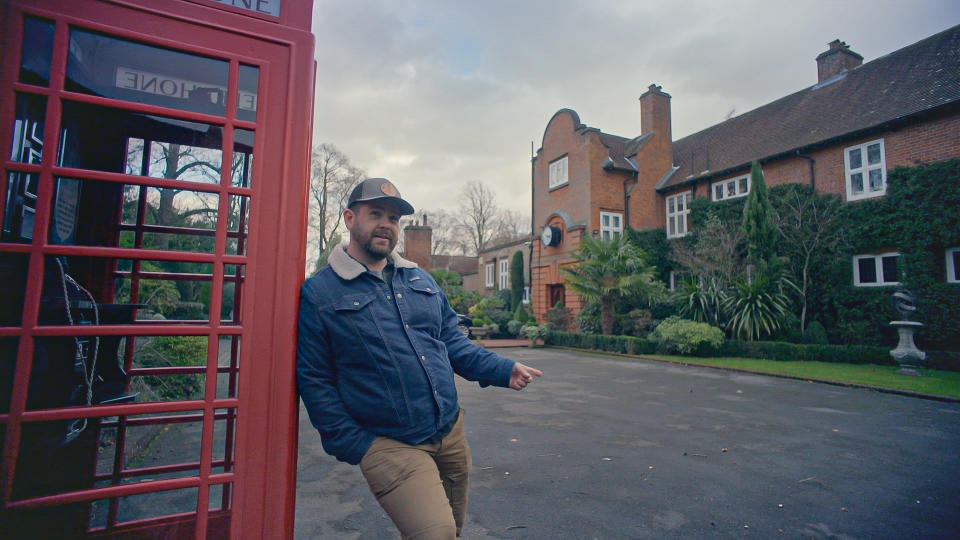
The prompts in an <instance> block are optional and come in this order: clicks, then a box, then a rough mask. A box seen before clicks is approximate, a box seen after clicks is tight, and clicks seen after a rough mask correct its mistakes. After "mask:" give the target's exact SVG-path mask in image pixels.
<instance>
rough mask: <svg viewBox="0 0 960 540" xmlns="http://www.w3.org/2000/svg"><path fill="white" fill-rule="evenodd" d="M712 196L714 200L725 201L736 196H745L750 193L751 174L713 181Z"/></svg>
mask: <svg viewBox="0 0 960 540" xmlns="http://www.w3.org/2000/svg"><path fill="white" fill-rule="evenodd" d="M710 193H711V198H712V199H713V200H714V201H725V200H727V199H733V198H735V197H744V196H746V195H747V193H750V175H749V174H745V175H743V176H738V177H736V178H729V179H727V180H720V181H719V182H714V183H713V189H712V190H711V192H710Z"/></svg>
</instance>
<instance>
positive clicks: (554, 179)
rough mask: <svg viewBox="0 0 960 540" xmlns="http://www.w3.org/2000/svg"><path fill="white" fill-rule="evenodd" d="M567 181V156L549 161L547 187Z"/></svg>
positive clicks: (558, 185) (561, 184)
mask: <svg viewBox="0 0 960 540" xmlns="http://www.w3.org/2000/svg"><path fill="white" fill-rule="evenodd" d="M566 183H567V156H563V157H562V158H560V159H558V160H555V161H551V162H550V182H549V188H550V189H553V188H557V187H560V186H563V185H566Z"/></svg>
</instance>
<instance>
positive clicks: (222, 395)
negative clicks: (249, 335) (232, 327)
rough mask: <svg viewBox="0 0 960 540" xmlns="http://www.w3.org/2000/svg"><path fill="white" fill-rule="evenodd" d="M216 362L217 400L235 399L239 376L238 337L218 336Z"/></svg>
mask: <svg viewBox="0 0 960 540" xmlns="http://www.w3.org/2000/svg"><path fill="white" fill-rule="evenodd" d="M219 345H220V350H219V354H218V356H219V358H218V360H217V368H218V369H217V371H218V373H217V399H227V398H235V397H237V383H238V382H239V380H238V376H239V374H240V336H220V344H219Z"/></svg>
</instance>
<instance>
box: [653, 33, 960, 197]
mask: <svg viewBox="0 0 960 540" xmlns="http://www.w3.org/2000/svg"><path fill="white" fill-rule="evenodd" d="M951 103H960V25H958V26H954V27H953V28H950V29H949V30H945V31H943V32H941V33H939V34H936V35H933V36H930V37H929V38H926V39H924V40H921V41H918V42H917V43H914V44H913V45H910V46H907V47H904V48H903V49H900V50H898V51H895V52H893V53H890V54H888V55H886V56H883V57H880V58H878V59H876V60H873V61H872V62H868V63H866V64H863V65H861V66H859V67H857V68H855V69H852V70H850V71H847V72H845V73H843V74H841V75H839V76H837V77H834V78H832V79H830V80H828V81H824V82H823V83H820V84H817V85H814V86H811V87H809V88H807V89H805V90H801V91H799V92H797V93H795V94H791V95H789V96H786V97H783V98H781V99H778V100H776V101H774V102H772V103H769V104H767V105H764V106H762V107H760V108H757V109H754V110H752V111H750V112H748V113H745V114H743V115H740V116H737V117H734V118H731V119H730V120H727V121H725V122H722V123H720V124H717V125H715V126H712V127H709V128H707V129H705V130H703V131H701V132H699V133H694V134H693V135H690V136H687V137H684V138H682V139H679V140H677V141H674V143H673V162H674V164H675V165H676V166H677V167H678V169H679V170H678V171H677V173H675V174H673V175H672V176H671V177H669V178H667V179H666V182H664V183H663V185H662V186H658V189H664V190H669V189H670V188H671V187H676V186H678V185H681V184H683V183H685V182H688V181H691V180H695V179H698V178H704V177H710V176H711V175H714V174H718V173H726V172H733V171H734V170H736V169H738V168H741V167H744V168H745V167H746V166H748V165H749V163H750V162H751V161H752V160H754V159H760V160H762V159H766V158H771V157H774V156H779V155H783V154H786V153H790V152H794V151H797V150H802V149H804V148H809V147H812V146H815V145H817V144H820V143H825V142H828V141H831V140H834V139H838V138H841V137H843V136H846V135H853V134H856V133H858V132H865V131H866V130H870V129H872V128H876V127H879V126H882V125H883V124H885V123H887V122H892V121H896V120H902V119H906V118H909V117H911V116H914V115H917V114H920V113H924V112H928V111H932V110H934V109H937V108H940V107H942V106H945V105H948V104H951Z"/></svg>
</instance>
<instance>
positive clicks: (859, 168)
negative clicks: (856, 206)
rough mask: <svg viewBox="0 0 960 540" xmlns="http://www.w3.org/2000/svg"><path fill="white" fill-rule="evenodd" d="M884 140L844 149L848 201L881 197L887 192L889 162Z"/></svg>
mask: <svg viewBox="0 0 960 540" xmlns="http://www.w3.org/2000/svg"><path fill="white" fill-rule="evenodd" d="M884 156H885V154H884V150H883V139H878V140H876V141H870V142H868V143H863V144H858V145H857V146H849V147H847V148H844V149H843V168H844V174H845V175H846V183H847V200H848V201H855V200H857V199H868V198H870V197H879V196H881V195H883V194H884V193H886V192H887V164H886V163H887V160H886V158H885V157H884Z"/></svg>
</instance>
